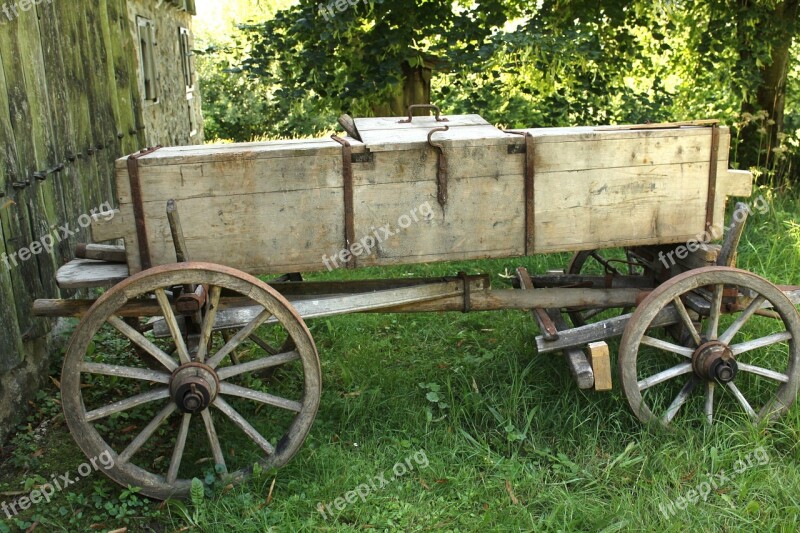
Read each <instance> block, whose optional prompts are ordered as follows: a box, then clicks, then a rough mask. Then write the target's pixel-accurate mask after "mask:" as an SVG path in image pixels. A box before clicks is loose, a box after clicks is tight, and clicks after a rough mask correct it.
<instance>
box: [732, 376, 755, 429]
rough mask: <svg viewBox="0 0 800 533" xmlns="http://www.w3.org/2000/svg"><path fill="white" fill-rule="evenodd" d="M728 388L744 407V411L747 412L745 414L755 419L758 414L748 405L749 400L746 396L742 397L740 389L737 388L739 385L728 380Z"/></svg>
mask: <svg viewBox="0 0 800 533" xmlns="http://www.w3.org/2000/svg"><path fill="white" fill-rule="evenodd" d="M728 388H729V389H730V390H731V392H733V395H734V396H735V397H736V400H737V401H738V402H739V404H740V405H741V406H742V407H743V408H744V410H745V412H747V415H748V416H749V417H750V418H752V419H754V420H755V419H757V418H758V415H757V414H756V412H755V411H754V410H753V408H752V407H751V406H750V402H748V401H747V398H745V397H744V394H742V391H740V390H739V387H737V386H736V385H735V384H734V383H733V382H730V383H728Z"/></svg>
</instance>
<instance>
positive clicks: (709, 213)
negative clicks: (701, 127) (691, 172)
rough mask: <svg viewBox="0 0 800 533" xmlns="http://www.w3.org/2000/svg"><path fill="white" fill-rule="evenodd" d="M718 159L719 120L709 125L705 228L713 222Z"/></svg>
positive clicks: (708, 227) (709, 226)
mask: <svg viewBox="0 0 800 533" xmlns="http://www.w3.org/2000/svg"><path fill="white" fill-rule="evenodd" d="M718 160H719V122H715V123H713V124H712V125H711V162H710V164H709V168H708V199H707V201H706V229H707V230H708V229H710V228H711V226H712V225H713V224H714V204H715V203H716V197H717V164H718Z"/></svg>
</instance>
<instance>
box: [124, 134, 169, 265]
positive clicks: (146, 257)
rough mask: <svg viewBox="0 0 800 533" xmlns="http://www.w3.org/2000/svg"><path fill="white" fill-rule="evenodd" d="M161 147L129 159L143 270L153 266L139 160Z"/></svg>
mask: <svg viewBox="0 0 800 533" xmlns="http://www.w3.org/2000/svg"><path fill="white" fill-rule="evenodd" d="M160 148H161V145H158V146H155V147H153V148H145V149H144V150H142V151H141V152H138V153H135V154H133V155H131V156H129V157H128V179H129V180H130V184H131V200H132V201H133V217H134V220H135V222H136V238H137V240H138V241H139V259H140V261H141V263H142V270H147V269H149V268H150V267H152V266H153V263H152V260H151V259H150V241H149V240H148V239H147V223H146V222H145V218H144V202H143V201H142V181H141V179H140V177H139V159H141V158H142V157H144V156H146V155H150V154H152V153H153V152H155V151H156V150H159V149H160Z"/></svg>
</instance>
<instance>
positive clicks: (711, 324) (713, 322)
mask: <svg viewBox="0 0 800 533" xmlns="http://www.w3.org/2000/svg"><path fill="white" fill-rule="evenodd" d="M723 289H725V285H723V284H722V283H719V284H717V285H714V293H713V295H712V297H711V311H710V314H709V317H708V323H707V324H706V338H707V339H708V340H712V341H713V340H716V339H717V330H718V329H719V317H720V315H721V314H722V291H723Z"/></svg>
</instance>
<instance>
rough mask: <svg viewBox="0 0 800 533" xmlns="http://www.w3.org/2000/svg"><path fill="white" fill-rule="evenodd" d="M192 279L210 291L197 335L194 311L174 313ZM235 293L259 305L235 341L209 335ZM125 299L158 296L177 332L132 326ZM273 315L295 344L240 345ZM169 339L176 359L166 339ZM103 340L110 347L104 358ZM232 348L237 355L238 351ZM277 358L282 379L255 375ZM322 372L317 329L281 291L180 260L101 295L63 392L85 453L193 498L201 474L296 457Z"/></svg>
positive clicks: (120, 475) (69, 359)
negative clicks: (152, 363)
mask: <svg viewBox="0 0 800 533" xmlns="http://www.w3.org/2000/svg"><path fill="white" fill-rule="evenodd" d="M185 285H196V286H199V285H203V286H204V287H206V293H207V294H208V297H207V299H206V303H205V304H204V306H203V307H202V308H201V315H202V322H201V323H200V324H199V325H198V326H199V327H198V328H197V330H196V332H195V333H194V335H193V336H188V338H187V336H186V335H185V334H184V332H183V329H184V324H186V322H187V320H188V317H185V316H182V315H180V314H176V312H175V305H174V302H173V301H171V298H172V297H171V292H172V291H173V288H174V287H177V286H185ZM223 290H225V291H226V297H225V298H226V299H225V300H221V299H220V294H221V293H222V291H223ZM175 292H176V294H177V291H175ZM229 295H236V296H237V297H239V301H240V302H241V301H245V302H248V301H249V302H250V304H249V305H252V306H253V307H248V308H247V309H245V310H244V311H248V312H249V313H251V314H250V315H246V316H248V318H247V319H246V320H243V321H242V322H241V323H243V324H246V325H244V326H241V327H238V328H237V332H236V334H235V335H233V337H231V338H230V340H229V342H227V343H224V344H223V343H222V342H219V340H218V339H219V336H217V340H216V342H204V339H209V338H211V336H212V329H213V326H214V323H215V319H221V317H222V316H223V314H224V313H226V312H229V311H235V312H236V313H240V312H243V310H242V309H240V308H237V309H235V310H227V309H224V307H225V305H226V304H225V301H227V299H228V298H230V297H231V296H229ZM126 304H130V305H135V306H137V308H143V307H147V306H149V307H148V311H147V313H149V316H151V317H159V316H160V317H163V319H164V322H165V323H166V324H167V326H168V327H165V329H166V330H167V331H169V332H170V334H171V335H170V337H169V338H168V339H167V340H166V342H162V341H160V340H159V339H157V338H156V337H155V336H154V334H153V333H152V332H150V333H146V334H142V333H139V332H138V331H137V330H136V329H135V328H133V327H131V326H130V325H128V324H126V322H125V321H124V320H123V319H121V318H120V317H119V315H120V314H124V313H127V310H123V307H124V306H125V305H126ZM239 305H241V304H239ZM195 314H196V313H195ZM265 323H269V324H270V327H271V328H274V327H278V326H279V327H282V328H284V330H285V331H286V333H287V334H288V336H289V337H290V338H291V340H292V342H293V346H294V349H293V350H291V351H289V352H284V353H279V354H275V355H271V354H267V353H265V352H263V351H262V350H259V349H258V347H257V346H255V345H254V346H251V349H248V350H242V347H243V346H244V343H246V342H247V339H248V337H249V336H250V335H251V334H253V333H254V332H256V331H258V328H259V327H261V326H262V324H265ZM186 329H188V328H186ZM171 343H174V344H175V345H176V346H177V350H176V351H177V358H176V357H174V356H172V355H170V354H169V353H168V352H166V351H165V348H162V346H166V345H168V344H171ZM98 345H101V346H109V347H110V348H113V349H112V350H109V351H110V352H111V353H105V354H103V355H102V356H101V355H99V351H98V350H97V349H96V347H97V346H98ZM133 347H136V348H137V349H138V350H145V351H146V352H148V353H149V354H150V355H151V356H152V357H154V358H155V359H157V360H158V361H159V363H160V364H161V369H160V370H151V369H149V368H148V367H147V364H146V362H145V361H143V360H141V359H140V358H139V357H138V355H137V350H134V349H133ZM209 347H210V348H209ZM234 351H239V353H240V361H239V364H238V365H234V364H232V362H231V360H230V354H231V353H232V352H234ZM273 367H280V368H281V373H280V378H281V379H280V380H279V382H277V383H273V382H271V383H269V384H265V383H264V382H263V381H262V380H260V379H258V376H257V373H258V372H259V371H262V370H264V369H267V368H273ZM320 380H321V378H320V366H319V357H318V354H317V350H316V347H315V345H314V341H313V340H312V338H311V334H310V333H309V331H308V329H307V327H306V326H305V324H304V322H303V320H302V319H301V318H300V317H299V316H298V315H297V313H296V312H295V311H294V309H293V308H292V307H291V305H290V304H289V302H287V301H286V300H285V299H284V298H283V297H282V296H280V295H279V294H278V293H277V292H275V291H274V290H273V289H271V288H270V287H269V286H268V285H267V284H266V283H264V282H262V281H260V280H258V279H256V278H254V277H252V276H249V275H247V274H244V273H242V272H239V271H237V270H234V269H230V268H227V267H222V266H218V265H212V264H208V263H182V264H178V265H170V266H165V267H158V268H153V269H151V270H147V271H145V272H142V273H140V274H137V275H135V276H133V277H131V278H129V279H127V280H125V281H123V282H122V283H120V284H118V285H116V286H115V287H113V288H112V289H110V290H109V291H108V292H106V293H105V294H104V295H103V296H102V297H101V298H100V299H98V301H97V302H96V303H95V304H94V305H93V306H92V308H91V309H90V310H89V312H88V313H87V314H86V316H85V317H84V318H83V320H82V321H81V323H80V324H79V325H78V328H77V329H76V331H75V333H74V335H73V337H72V339H71V341H70V344H69V347H68V348H67V351H66V355H65V360H64V368H63V371H62V380H61V392H62V398H63V405H64V413H65V417H66V420H67V423H68V425H69V428H70V431H71V432H72V434H73V435H74V437H75V439H76V441H77V442H78V445H79V446H80V447H81V449H82V450H83V452H84V453H85V454H86V455H87V457H89V458H90V459H95V458H98V457H104V454H105V457H110V458H111V459H112V460H113V466H111V467H110V468H108V469H107V470H105V469H104V468H103V470H104V471H105V473H106V474H108V475H109V477H111V478H112V479H114V480H115V481H117V482H118V483H120V484H122V485H125V486H127V485H131V486H137V487H141V488H142V493H143V494H145V495H147V496H151V497H154V498H160V499H166V498H169V497H184V496H186V495H187V494H188V492H189V490H190V486H191V480H192V478H194V477H198V478H200V479H204V478H205V479H206V480H209V479H211V480H214V479H217V480H219V481H221V482H224V483H236V482H240V481H242V480H244V479H246V478H247V477H248V475H249V474H250V473H251V472H252V467H253V465H254V464H255V463H259V464H260V465H261V466H262V467H263V468H265V469H268V468H274V467H280V466H282V465H284V464H285V463H286V462H288V461H289V460H290V459H291V458H292V456H293V455H294V454H295V453H296V452H297V451H298V449H299V448H300V446H301V445H302V443H303V441H304V440H305V438H306V436H307V434H308V432H309V430H310V428H311V424H312V422H313V420H314V416H315V414H316V411H317V408H318V406H319V398H320V389H321V386H320ZM132 389H133V392H131V390H132ZM212 407H213V409H212ZM223 422H232V423H228V424H224V423H223ZM109 462H110V461H109V459H106V460H105V462H104V463H103V465H104V466H105V464H106V463H109Z"/></svg>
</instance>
